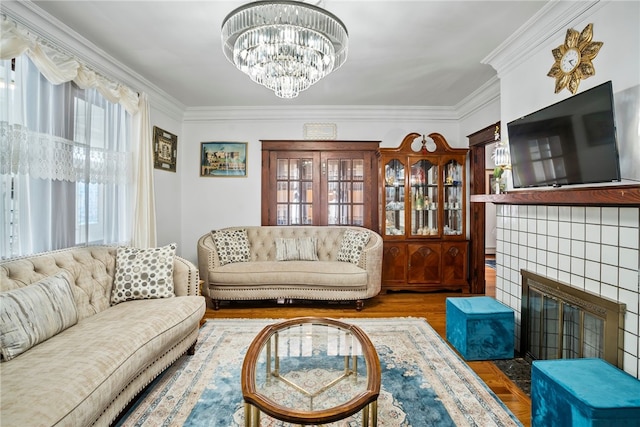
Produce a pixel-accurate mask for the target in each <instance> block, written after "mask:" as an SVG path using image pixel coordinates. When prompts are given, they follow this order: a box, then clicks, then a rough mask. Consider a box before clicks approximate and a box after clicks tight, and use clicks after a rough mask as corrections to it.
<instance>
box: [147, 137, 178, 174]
mask: <svg viewBox="0 0 640 427" xmlns="http://www.w3.org/2000/svg"><path fill="white" fill-rule="evenodd" d="M177 156H178V137H177V136H176V135H174V134H172V133H170V132H167V131H166V130H162V129H160V128H159V127H157V126H154V127H153V167H154V168H156V169H162V170H165V171H169V172H175V171H176V158H177Z"/></svg>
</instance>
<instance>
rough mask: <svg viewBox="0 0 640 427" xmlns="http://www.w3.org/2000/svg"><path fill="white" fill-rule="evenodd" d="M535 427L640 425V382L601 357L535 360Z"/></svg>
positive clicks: (533, 390) (532, 375) (532, 372)
mask: <svg viewBox="0 0 640 427" xmlns="http://www.w3.org/2000/svg"><path fill="white" fill-rule="evenodd" d="M531 424H532V426H534V427H536V426H558V427H564V426H572V427H582V426H594V427H596V426H597V427H605V426H607V427H608V426H611V427H614V426H615V427H619V426H626V427H629V426H636V427H637V426H640V381H639V380H638V379H636V378H634V377H632V376H631V375H629V374H627V373H626V372H624V371H623V370H621V369H618V368H616V367H615V366H613V365H612V364H610V363H608V362H605V361H604V360H602V359H562V360H536V361H534V362H533V367H532V368H531Z"/></svg>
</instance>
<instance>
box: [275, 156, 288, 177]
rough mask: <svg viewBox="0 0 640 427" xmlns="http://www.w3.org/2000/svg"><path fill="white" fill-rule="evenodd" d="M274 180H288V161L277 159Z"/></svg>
mask: <svg viewBox="0 0 640 427" xmlns="http://www.w3.org/2000/svg"><path fill="white" fill-rule="evenodd" d="M276 178H277V179H287V178H289V159H278V161H277V166H276Z"/></svg>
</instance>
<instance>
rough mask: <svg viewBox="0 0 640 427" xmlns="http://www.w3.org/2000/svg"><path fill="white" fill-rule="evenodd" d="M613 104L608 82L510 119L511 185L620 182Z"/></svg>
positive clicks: (524, 186) (519, 186)
mask: <svg viewBox="0 0 640 427" xmlns="http://www.w3.org/2000/svg"><path fill="white" fill-rule="evenodd" d="M613 105H614V102H613V88H612V85H611V82H610V81H609V82H607V83H603V84H601V85H599V86H596V87H594V88H592V89H589V90H586V91H584V92H581V93H579V94H577V95H574V96H572V97H570V98H567V99H565V100H563V101H560V102H558V103H556V104H553V105H550V106H548V107H546V108H543V109H541V110H538V111H536V112H534V113H531V114H528V115H526V116H524V117H521V118H519V119H516V120H513V121H511V122H509V123H508V124H507V132H508V134H509V150H510V152H511V167H512V170H511V172H512V176H513V186H514V187H515V188H527V187H541V186H555V187H558V186H562V185H569V184H591V183H602V182H614V181H620V179H621V176H620V160H619V157H618V147H617V142H616V126H615V117H614V107H613Z"/></svg>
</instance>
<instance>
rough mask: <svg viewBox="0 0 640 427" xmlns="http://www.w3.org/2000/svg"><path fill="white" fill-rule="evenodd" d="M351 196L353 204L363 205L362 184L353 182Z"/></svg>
mask: <svg viewBox="0 0 640 427" xmlns="http://www.w3.org/2000/svg"><path fill="white" fill-rule="evenodd" d="M351 194H352V200H353V203H364V183H363V182H354V183H353V193H351Z"/></svg>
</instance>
